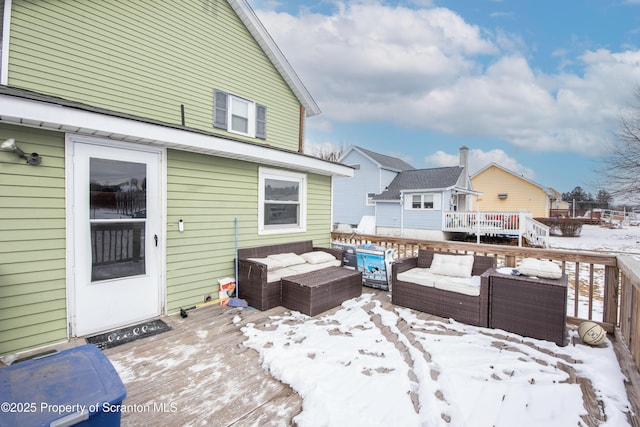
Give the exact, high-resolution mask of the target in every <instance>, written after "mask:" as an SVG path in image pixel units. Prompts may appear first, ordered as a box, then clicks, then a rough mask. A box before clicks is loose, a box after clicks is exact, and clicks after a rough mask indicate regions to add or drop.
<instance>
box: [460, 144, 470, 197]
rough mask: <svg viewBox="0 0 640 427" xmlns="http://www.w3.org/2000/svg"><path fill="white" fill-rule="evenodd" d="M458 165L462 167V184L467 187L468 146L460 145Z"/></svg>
mask: <svg viewBox="0 0 640 427" xmlns="http://www.w3.org/2000/svg"><path fill="white" fill-rule="evenodd" d="M460 167H463V168H464V172H463V173H462V176H463V179H464V186H465V188H467V182H469V147H467V146H465V145H463V146H462V147H460Z"/></svg>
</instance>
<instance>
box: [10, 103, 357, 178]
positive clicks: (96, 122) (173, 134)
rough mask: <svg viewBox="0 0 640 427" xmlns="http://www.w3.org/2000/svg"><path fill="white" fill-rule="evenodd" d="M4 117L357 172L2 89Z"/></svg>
mask: <svg viewBox="0 0 640 427" xmlns="http://www.w3.org/2000/svg"><path fill="white" fill-rule="evenodd" d="M0 123H7V124H12V125H19V126H29V127H36V128H42V129H49V130H55V131H60V132H69V133H78V134H83V135H91V136H98V137H103V138H111V139H116V140H121V141H126V142H135V143H138V144H150V145H156V146H161V147H167V148H173V149H176V150H183V151H191V152H195V153H201V154H207V155H212V156H219V157H225V158H231V159H238V160H244V161H248V162H253V163H258V164H261V165H272V166H277V167H280V168H288V169H293V170H298V171H304V172H312V173H317V174H320V175H329V176H344V177H351V176H353V168H351V167H349V166H345V165H342V164H338V163H332V162H327V161H325V160H321V159H319V158H315V157H311V156H305V155H302V154H298V153H295V152H291V151H285V150H277V149H274V148H269V147H264V146H260V145H254V144H250V143H245V142H240V141H234V140H230V139H226V138H221V137H218V136H215V135H207V134H203V133H199V132H197V131H189V130H184V129H177V128H172V127H167V126H162V125H160V124H155V123H147V122H143V121H139V120H135V119H129V118H123V117H116V116H110V115H107V114H101V113H97V112H92V111H86V110H81V109H77V108H71V107H66V106H62V105H58V104H51V103H47V102H41V101H35V100H30V99H24V98H20V97H15V96H9V95H0Z"/></svg>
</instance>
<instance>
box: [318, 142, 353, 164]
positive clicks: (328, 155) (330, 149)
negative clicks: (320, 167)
mask: <svg viewBox="0 0 640 427" xmlns="http://www.w3.org/2000/svg"><path fill="white" fill-rule="evenodd" d="M309 148H310V149H309V154H310V155H312V156H314V157H318V158H320V159H322V160H328V161H330V162H337V161H338V159H339V158H340V156H342V154H343V153H344V152H345V150H346V148H345V146H344V144H343V145H341V146H340V147H338V146H336V145H333V144H322V145H313V146H310V147H309Z"/></svg>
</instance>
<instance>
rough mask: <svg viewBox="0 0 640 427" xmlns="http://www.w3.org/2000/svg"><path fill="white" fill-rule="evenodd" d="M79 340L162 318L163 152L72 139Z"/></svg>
mask: <svg viewBox="0 0 640 427" xmlns="http://www.w3.org/2000/svg"><path fill="white" fill-rule="evenodd" d="M69 143H70V146H69V151H70V153H69V151H68V153H69V154H71V156H72V163H71V165H70V168H71V169H72V173H71V177H72V181H71V185H72V187H73V192H72V195H71V198H72V200H73V206H72V208H71V209H72V212H73V220H72V221H71V224H72V227H73V230H72V232H71V234H72V235H73V238H72V239H71V240H72V244H73V271H74V272H73V280H72V282H71V283H72V285H71V287H72V292H71V299H72V301H70V306H71V307H70V309H71V323H72V334H73V335H74V336H83V335H88V334H92V333H95V332H102V331H106V330H109V329H113V328H116V327H119V326H125V325H130V324H133V323H136V322H139V321H142V320H146V319H150V318H153V317H155V316H158V315H159V314H161V311H162V306H163V301H162V299H163V295H164V292H162V289H161V280H160V278H161V274H160V267H161V262H160V254H161V248H162V245H161V238H162V237H161V209H162V203H161V187H162V186H161V173H160V164H161V163H160V162H161V157H162V151H158V150H156V149H154V148H151V147H145V146H136V145H130V146H129V145H127V146H125V145H118V146H116V145H113V144H111V143H108V144H107V143H97V142H96V141H94V142H93V143H88V142H83V141H82V139H79V140H75V141H74V139H73V138H72V139H71V140H70V142H69Z"/></svg>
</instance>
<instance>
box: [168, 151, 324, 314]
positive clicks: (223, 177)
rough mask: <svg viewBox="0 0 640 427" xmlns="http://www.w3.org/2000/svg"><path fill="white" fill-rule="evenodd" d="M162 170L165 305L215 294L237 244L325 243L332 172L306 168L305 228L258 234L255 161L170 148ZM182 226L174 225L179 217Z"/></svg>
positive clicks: (170, 306) (227, 273)
mask: <svg viewBox="0 0 640 427" xmlns="http://www.w3.org/2000/svg"><path fill="white" fill-rule="evenodd" d="M167 157H168V170H167V181H168V182H167V308H168V312H169V313H172V312H175V311H177V310H179V308H180V307H186V306H191V305H194V304H198V303H202V302H203V301H204V296H205V295H212V296H213V297H214V298H217V296H218V295H217V287H218V279H222V278H225V277H234V275H235V269H234V262H233V260H234V258H235V229H234V220H235V218H237V219H238V245H239V247H252V246H261V245H269V244H274V243H285V242H291V241H297V240H313V241H314V244H315V245H317V246H327V245H329V239H330V233H329V231H330V229H331V224H330V222H331V220H330V209H329V208H328V207H329V206H330V205H331V192H330V188H331V185H330V182H331V178H330V177H326V176H320V175H315V174H308V175H307V179H308V192H307V202H308V209H307V232H306V233H291V234H283V235H275V236H258V168H259V165H257V164H255V163H248V162H242V161H238V160H229V159H222V158H219V157H209V156H204V155H200V154H194V153H188V152H183V151H174V150H169V151H168V154H167ZM180 219H182V220H183V221H184V231H183V232H182V233H181V232H180V231H178V221H179V220H180Z"/></svg>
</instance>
